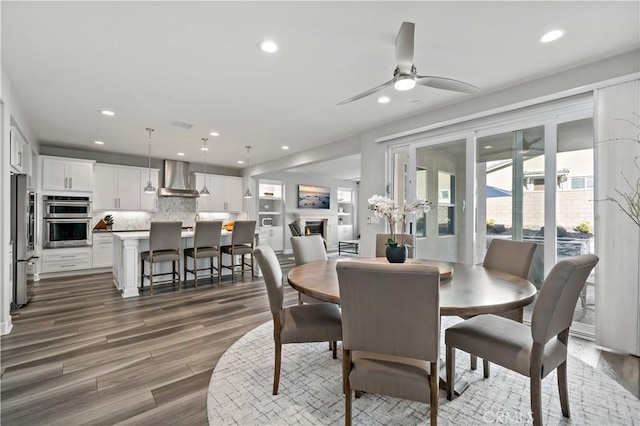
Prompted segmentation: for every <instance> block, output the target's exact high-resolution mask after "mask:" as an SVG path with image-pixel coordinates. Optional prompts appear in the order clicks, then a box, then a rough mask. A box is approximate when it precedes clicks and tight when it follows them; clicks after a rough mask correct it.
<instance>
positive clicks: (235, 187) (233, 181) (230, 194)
mask: <svg viewBox="0 0 640 426" xmlns="http://www.w3.org/2000/svg"><path fill="white" fill-rule="evenodd" d="M242 192H243V191H242V178H239V177H233V176H225V194H226V199H225V201H226V203H227V204H226V208H225V211H230V212H241V211H242Z"/></svg>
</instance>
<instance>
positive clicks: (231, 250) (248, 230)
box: [220, 220, 256, 282]
mask: <svg viewBox="0 0 640 426" xmlns="http://www.w3.org/2000/svg"><path fill="white" fill-rule="evenodd" d="M255 233H256V221H255V220H236V221H235V223H234V224H233V231H232V232H231V245H225V246H222V247H220V253H226V254H228V255H229V256H231V265H230V266H229V265H223V264H222V262H221V265H222V267H223V268H227V269H231V282H234V281H235V272H236V264H235V262H236V256H241V259H240V265H239V266H241V274H242V275H243V276H244V272H245V268H244V267H245V266H249V267H250V268H251V269H250V271H251V275H253V246H254V240H255ZM247 254H248V255H249V258H250V260H251V264H249V263H246V262H245V260H244V256H245V255H247ZM221 259H222V255H221Z"/></svg>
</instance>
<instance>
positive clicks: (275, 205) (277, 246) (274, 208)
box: [258, 179, 284, 251]
mask: <svg viewBox="0 0 640 426" xmlns="http://www.w3.org/2000/svg"><path fill="white" fill-rule="evenodd" d="M283 189H284V186H283V184H282V182H281V181H277V180H267V179H260V181H259V182H258V218H259V220H258V226H259V232H260V241H261V242H264V243H265V244H267V245H269V246H270V247H271V248H272V249H273V250H275V251H282V250H283V249H284V219H283V217H284V203H283V201H284V200H283V199H282V195H283V192H284V191H283ZM265 194H269V195H265ZM272 194H273V195H272Z"/></svg>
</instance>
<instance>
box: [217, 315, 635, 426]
mask: <svg viewBox="0 0 640 426" xmlns="http://www.w3.org/2000/svg"><path fill="white" fill-rule="evenodd" d="M446 320H449V319H443V329H444V327H446V325H445V321H446ZM454 321H455V320H454ZM442 353H444V350H442ZM273 357H274V355H273V327H272V323H271V322H268V323H265V324H263V325H261V326H259V327H257V328H255V329H254V330H252V331H250V332H248V333H247V334H246V335H245V336H243V337H242V338H241V339H240V340H238V341H237V342H236V343H235V344H234V345H233V346H232V347H231V348H229V350H228V351H227V352H226V353H225V354H224V355H223V356H222V358H221V359H220V361H219V362H218V365H217V366H216V368H215V370H214V372H213V375H212V376H211V382H210V383H209V390H208V395H207V412H208V417H209V424H210V425H340V424H344V396H343V394H342V360H341V356H339V357H338V359H337V360H334V359H332V358H331V352H330V351H329V350H328V348H327V344H326V343H311V344H290V345H284V346H283V350H282V372H281V376H280V390H279V395H276V396H274V395H272V394H271V389H272V384H273ZM456 357H457V360H456V361H457V363H456V366H457V371H458V373H459V374H462V375H463V377H464V378H465V379H466V380H467V381H469V382H470V383H471V385H470V386H469V388H468V389H467V391H466V392H465V393H463V394H462V396H460V397H458V398H456V399H454V400H453V401H448V400H447V399H446V397H445V392H444V391H443V390H441V391H440V399H439V410H438V423H439V424H441V425H486V424H509V425H512V424H518V425H520V424H531V423H532V421H531V419H530V416H529V407H530V406H529V381H528V379H527V378H525V377H523V376H520V375H519V374H517V373H513V372H511V371H508V370H506V369H504V368H501V367H499V366H496V365H492V370H491V378H490V379H488V380H485V379H483V377H482V367H481V363H480V362H479V364H480V365H479V368H478V370H476V371H471V370H469V358H468V356H467V355H466V354H464V353H462V352H460V351H457V352H456ZM353 401H354V402H353V417H354V418H353V424H354V425H403V426H405V425H418V424H428V423H429V406H428V405H426V404H422V403H418V402H410V401H406V400H401V399H396V398H391V397H386V396H380V395H373V394H365V395H363V396H362V397H361V398H359V399H354V400H353ZM569 401H570V409H571V419H565V418H564V417H562V411H561V409H560V400H559V398H558V388H557V380H556V375H555V372H553V373H551V374H550V375H549V376H547V378H546V379H545V380H544V381H543V396H542V407H543V420H544V424H545V425H580V426H582V425H598V426H601V425H640V401H639V400H638V399H636V398H635V397H634V396H633V395H632V394H631V393H629V392H628V391H627V390H625V389H624V388H623V387H622V386H620V385H619V384H618V383H616V382H615V381H614V380H612V379H611V378H609V377H607V376H605V375H604V374H602V373H599V372H596V371H595V370H594V369H593V368H592V367H590V366H589V365H587V364H585V363H584V362H582V361H580V360H578V359H576V358H574V357H570V358H569Z"/></svg>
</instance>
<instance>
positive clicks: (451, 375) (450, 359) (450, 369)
mask: <svg viewBox="0 0 640 426" xmlns="http://www.w3.org/2000/svg"><path fill="white" fill-rule="evenodd" d="M446 352H447V355H446V363H447V368H446V370H447V399H448V400H449V401H451V400H453V382H454V381H455V372H456V348H454V347H453V346H451V345H447V348H446Z"/></svg>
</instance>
